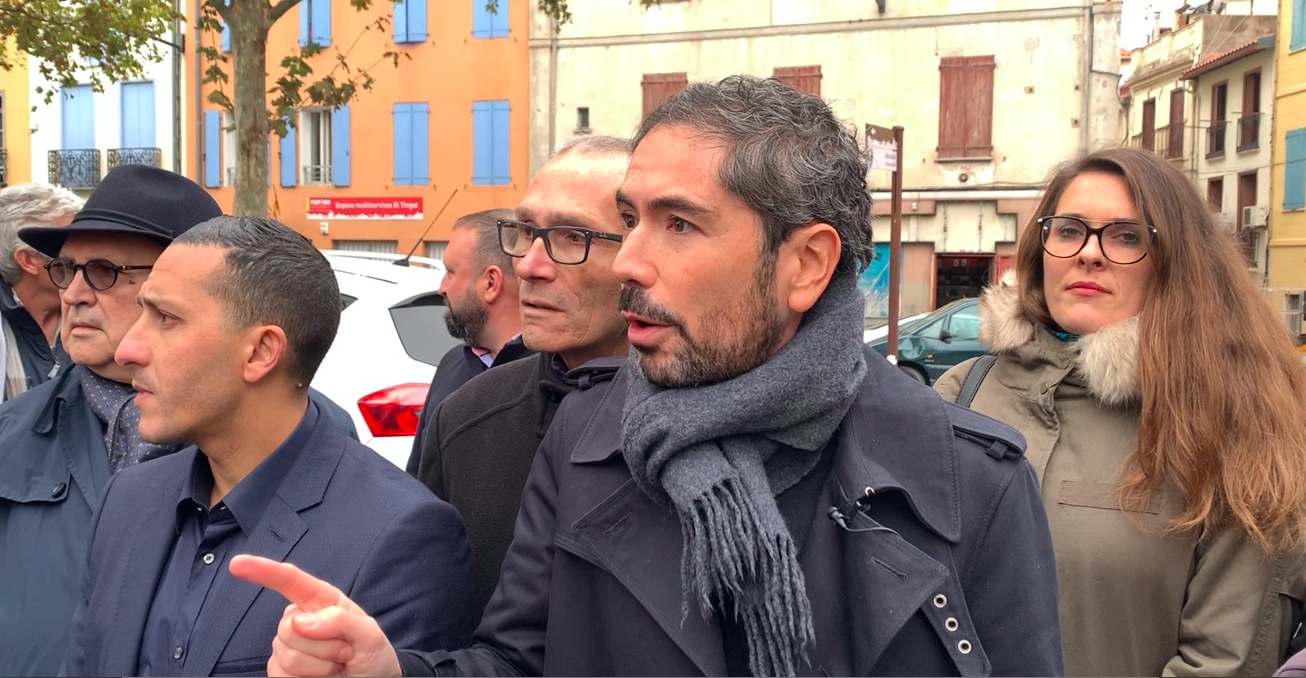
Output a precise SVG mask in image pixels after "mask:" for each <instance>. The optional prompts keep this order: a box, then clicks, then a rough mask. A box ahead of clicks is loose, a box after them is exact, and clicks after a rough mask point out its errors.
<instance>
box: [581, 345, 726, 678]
mask: <svg viewBox="0 0 1306 678" xmlns="http://www.w3.org/2000/svg"><path fill="white" fill-rule="evenodd" d="M625 394H626V379H625V372H624V370H623V371H622V372H619V373H618V376H617V378H616V381H615V382H614V383H613V385H612V388H610V389H609V390H608V393H607V395H606V396H604V399H603V402H602V403H601V404H600V405H599V407H598V409H597V411H596V412H595V414H594V416H593V417H592V418H591V419H590V423H589V426H588V427H587V430H586V432H585V434H584V435H583V436H582V437H581V439H580V441H579V442H578V443H577V445H576V448H575V453H574V454H573V456H572V459H571V461H572V463H574V464H578V465H585V466H595V467H596V468H595V472H596V475H595V476H594V480H592V481H587V482H599V483H608V484H609V485H610V487H612V488H613V490H612V491H611V493H610V494H607V495H606V496H607V498H606V499H604V500H603V501H602V502H600V503H599V504H598V505H597V506H595V507H594V508H593V509H591V510H589V512H588V513H586V514H584V516H583V517H582V518H581V519H580V520H577V521H576V522H575V523H574V524H572V525H571V526H570V529H568V528H567V527H566V526H560V529H559V533H558V536H557V543H558V546H559V547H560V548H562V549H564V550H566V551H569V552H571V553H572V554H574V555H576V556H578V557H580V558H583V559H585V560H586V561H588V562H590V563H591V564H593V565H594V566H595V567H598V568H599V569H601V570H603V571H605V572H607V573H608V574H610V575H612V576H613V577H614V578H616V579H617V581H619V582H621V584H622V586H624V587H625V588H626V590H627V591H629V592H630V593H631V595H632V596H634V597H635V599H636V600H637V601H638V602H639V604H640V605H641V606H643V607H644V609H645V610H646V611H647V612H648V613H649V615H650V616H652V617H653V619H654V620H656V621H657V623H658V625H659V626H660V627H662V630H663V631H664V632H665V633H666V634H667V636H668V637H670V638H671V640H672V641H673V642H675V643H676V645H677V646H678V647H679V648H680V649H681V651H682V652H684V653H685V655H686V656H687V657H688V658H689V659H690V661H692V662H694V664H695V665H696V666H697V667H698V668H699V670H700V671H702V672H703V675H708V676H720V675H725V672H726V665H725V651H724V649H723V647H722V642H721V626H720V622H719V621H717V619H716V616H715V615H711V616H710V617H709V619H704V618H703V614H702V611H701V609H700V608H699V606H698V605H697V603H695V602H690V603H688V604H687V605H686V604H685V602H684V600H685V596H684V591H683V588H682V586H681V578H680V557H681V552H682V549H683V541H682V536H681V530H680V519H679V517H677V516H676V513H675V512H674V511H672V510H670V509H668V508H664V507H662V506H659V505H658V504H656V503H654V502H653V500H651V499H649V498H648V496H646V495H645V494H644V493H643V492H642V491H641V490H640V489H639V487H638V486H637V485H635V481H634V480H633V479H632V478H631V477H630V472H629V471H628V470H627V468H626V465H625V463H624V462H623V461H622V460H621V459H620V456H621V408H622V403H623V402H624V400H625ZM614 457H615V458H616V459H614ZM599 465H602V467H600V466H599ZM600 496H604V495H602V494H600Z"/></svg>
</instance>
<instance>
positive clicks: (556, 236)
mask: <svg viewBox="0 0 1306 678" xmlns="http://www.w3.org/2000/svg"><path fill="white" fill-rule="evenodd" d="M495 223H496V224H497V225H498V227H499V249H501V250H503V253H504V254H506V255H508V256H510V257H524V256H526V254H527V253H528V252H530V251H531V245H532V244H534V243H535V239H536V238H544V251H545V253H547V254H548V255H549V258H550V259H552V260H553V261H554V262H555V263H559V264H563V265H565V266H575V265H576V264H583V263H585V260H586V259H588V258H589V256H590V243H592V242H594V241H595V240H607V241H609V242H615V243H620V242H621V241H622V240H624V239H625V237H624V236H620V235H617V234H615V233H604V232H602V231H592V230H590V229H588V228H578V227H576V226H557V227H554V228H539V227H538V226H532V225H530V224H526V223H522V222H520V221H512V220H509V219H499V220H498V221H496V222H495Z"/></svg>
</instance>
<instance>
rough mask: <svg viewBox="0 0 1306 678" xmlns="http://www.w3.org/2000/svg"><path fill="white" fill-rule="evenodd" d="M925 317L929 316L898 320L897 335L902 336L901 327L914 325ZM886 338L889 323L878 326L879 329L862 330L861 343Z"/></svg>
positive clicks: (924, 314)
mask: <svg viewBox="0 0 1306 678" xmlns="http://www.w3.org/2000/svg"><path fill="white" fill-rule="evenodd" d="M927 315H929V314H928V313H917V314H916V315H912V316H907V317H906V318H900V319H899V320H898V333H899V335H901V334H902V328H903V327H906V326H907V325H910V324H911V323H914V322H916V321H917V320H920V319H921V318H924V317H925V316H927ZM888 336H889V323H887V322H886V323H884V324H883V325H880V326H879V327H872V328H870V329H868V330H862V343H863V344H869V343H871V342H873V341H879V340H880V339H884V338H886V337H888Z"/></svg>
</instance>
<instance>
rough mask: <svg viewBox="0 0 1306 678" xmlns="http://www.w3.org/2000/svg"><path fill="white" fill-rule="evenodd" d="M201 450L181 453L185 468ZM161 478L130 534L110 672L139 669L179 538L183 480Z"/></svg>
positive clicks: (108, 658)
mask: <svg viewBox="0 0 1306 678" xmlns="http://www.w3.org/2000/svg"><path fill="white" fill-rule="evenodd" d="M197 453H198V452H197V450H196V449H195V448H194V447H188V448H186V449H185V450H182V451H181V452H178V453H177V454H178V455H184V456H185V457H186V458H185V459H183V460H182V463H179V464H178V465H177V468H179V469H181V470H182V471H181V472H182V473H183V474H189V473H190V468H191V463H192V460H193V459H194V456H195V455H196V454H197ZM160 482H161V483H162V484H160V485H158V486H156V487H157V488H158V490H159V492H158V493H157V494H156V495H155V497H154V504H153V505H152V506H147V507H143V510H142V512H141V521H140V523H139V524H138V525H139V526H138V527H137V529H136V530H135V531H134V532H133V533H132V535H131V537H130V538H129V539H128V540H126V543H129V544H131V548H129V549H127V553H126V558H127V564H126V567H125V568H123V570H122V572H123V573H124V576H123V578H122V579H121V580H120V586H121V588H120V590H119V595H118V609H117V610H116V611H115V612H114V619H115V623H114V625H113V627H112V628H111V629H109V630H110V632H111V633H112V639H106V641H105V645H106V648H105V660H104V672H105V674H106V675H111V676H130V675H134V674H135V673H136V664H137V661H138V660H139V658H140V651H141V638H143V637H144V635H145V621H146V619H147V618H148V617H149V616H150V605H151V604H152V603H153V602H154V590H155V589H156V588H158V586H159V578H160V577H161V576H163V572H164V570H165V569H166V568H167V566H168V560H169V556H170V555H171V553H172V546H173V544H174V543H175V542H176V540H177V501H178V499H179V498H180V488H181V486H182V482H181V480H180V479H179V478H175V477H173V478H162V479H160ZM141 500H142V501H145V500H146V498H145V497H142V498H141Z"/></svg>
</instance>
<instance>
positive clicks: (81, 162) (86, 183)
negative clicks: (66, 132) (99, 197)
mask: <svg viewBox="0 0 1306 678" xmlns="http://www.w3.org/2000/svg"><path fill="white" fill-rule="evenodd" d="M48 164H49V170H50V171H49V181H50V183H52V184H58V185H60V186H63V187H64V188H76V189H86V190H90V189H94V188H95V187H96V186H99V185H100V177H101V176H102V171H103V170H102V169H101V167H100V151H99V150H98V149H94V148H80V149H70V150H59V151H50V155H49V161H48Z"/></svg>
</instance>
